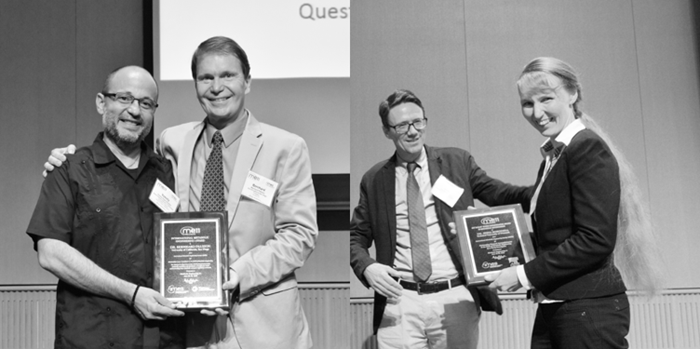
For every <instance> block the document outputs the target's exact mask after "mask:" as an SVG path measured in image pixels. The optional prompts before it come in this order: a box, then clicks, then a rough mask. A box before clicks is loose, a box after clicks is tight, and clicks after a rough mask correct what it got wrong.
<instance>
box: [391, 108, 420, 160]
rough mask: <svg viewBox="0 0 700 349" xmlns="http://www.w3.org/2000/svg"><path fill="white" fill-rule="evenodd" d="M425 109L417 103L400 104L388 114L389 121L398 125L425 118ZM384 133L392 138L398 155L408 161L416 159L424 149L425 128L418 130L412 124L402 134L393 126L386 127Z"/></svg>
mask: <svg viewBox="0 0 700 349" xmlns="http://www.w3.org/2000/svg"><path fill="white" fill-rule="evenodd" d="M423 117H424V115H423V109H421V108H420V107H419V106H418V105H416V104H415V103H403V104H399V105H397V106H395V107H393V108H391V110H389V115H388V116H387V122H388V124H389V125H390V126H396V125H399V124H403V123H411V122H415V121H419V120H421V119H423ZM383 129H384V135H385V136H386V138H389V139H391V140H392V141H393V142H394V146H395V147H396V153H397V155H398V156H399V157H400V158H401V159H402V160H404V161H406V162H413V161H416V160H417V159H418V158H419V157H420V154H421V151H423V144H424V143H425V129H422V130H417V129H416V128H415V127H414V126H410V127H409V128H408V131H406V133H403V134H400V133H397V132H396V130H395V129H394V128H392V127H384V128H383Z"/></svg>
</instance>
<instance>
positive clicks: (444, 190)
mask: <svg viewBox="0 0 700 349" xmlns="http://www.w3.org/2000/svg"><path fill="white" fill-rule="evenodd" d="M462 193H464V189H462V188H460V187H459V186H457V185H456V184H454V183H452V182H450V180H449V179H447V178H446V177H445V176H443V175H440V177H439V178H438V179H437V181H435V183H434V184H433V189H432V191H431V194H433V196H435V197H436V198H438V199H440V200H442V202H444V203H446V204H447V205H448V206H450V207H454V205H455V204H456V203H457V200H459V198H460V197H461V196H462Z"/></svg>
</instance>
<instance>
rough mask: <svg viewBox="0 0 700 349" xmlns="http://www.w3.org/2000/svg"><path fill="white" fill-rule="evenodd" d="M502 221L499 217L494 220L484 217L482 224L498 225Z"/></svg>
mask: <svg viewBox="0 0 700 349" xmlns="http://www.w3.org/2000/svg"><path fill="white" fill-rule="evenodd" d="M500 221H501V220H500V219H499V218H498V217H496V218H493V217H484V218H482V219H481V224H496V223H498V222H500Z"/></svg>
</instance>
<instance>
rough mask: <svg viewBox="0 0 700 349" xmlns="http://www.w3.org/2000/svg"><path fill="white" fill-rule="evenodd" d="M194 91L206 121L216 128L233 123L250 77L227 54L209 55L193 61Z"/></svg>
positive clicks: (242, 104)
mask: <svg viewBox="0 0 700 349" xmlns="http://www.w3.org/2000/svg"><path fill="white" fill-rule="evenodd" d="M196 70H197V73H196V77H195V88H196V90H197V99H199V104H200V105H201V106H202V109H204V112H206V113H207V120H208V121H209V123H210V124H212V125H213V126H214V127H216V128H217V129H222V128H224V127H225V126H226V125H228V124H230V123H232V122H234V121H236V120H237V119H238V118H239V117H240V116H241V115H242V114H243V112H244V111H245V107H244V102H245V95H246V94H247V93H248V92H249V91H250V77H248V76H245V75H244V73H243V69H242V67H241V62H240V60H238V58H237V57H235V56H233V55H230V54H218V53H210V54H206V55H204V56H202V57H201V59H200V60H199V61H198V62H197V69H196Z"/></svg>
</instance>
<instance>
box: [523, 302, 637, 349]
mask: <svg viewBox="0 0 700 349" xmlns="http://www.w3.org/2000/svg"><path fill="white" fill-rule="evenodd" d="M629 328H630V308H629V301H628V299H627V295H626V294H625V293H621V294H617V295H613V296H608V297H601V298H593V299H580V300H574V301H566V302H563V303H551V304H540V305H539V307H538V308H537V316H536V317H535V324H534V327H533V329H532V342H531V347H532V349H606V348H611V349H612V348H629V344H628V343H627V339H625V337H626V336H627V333H629Z"/></svg>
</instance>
